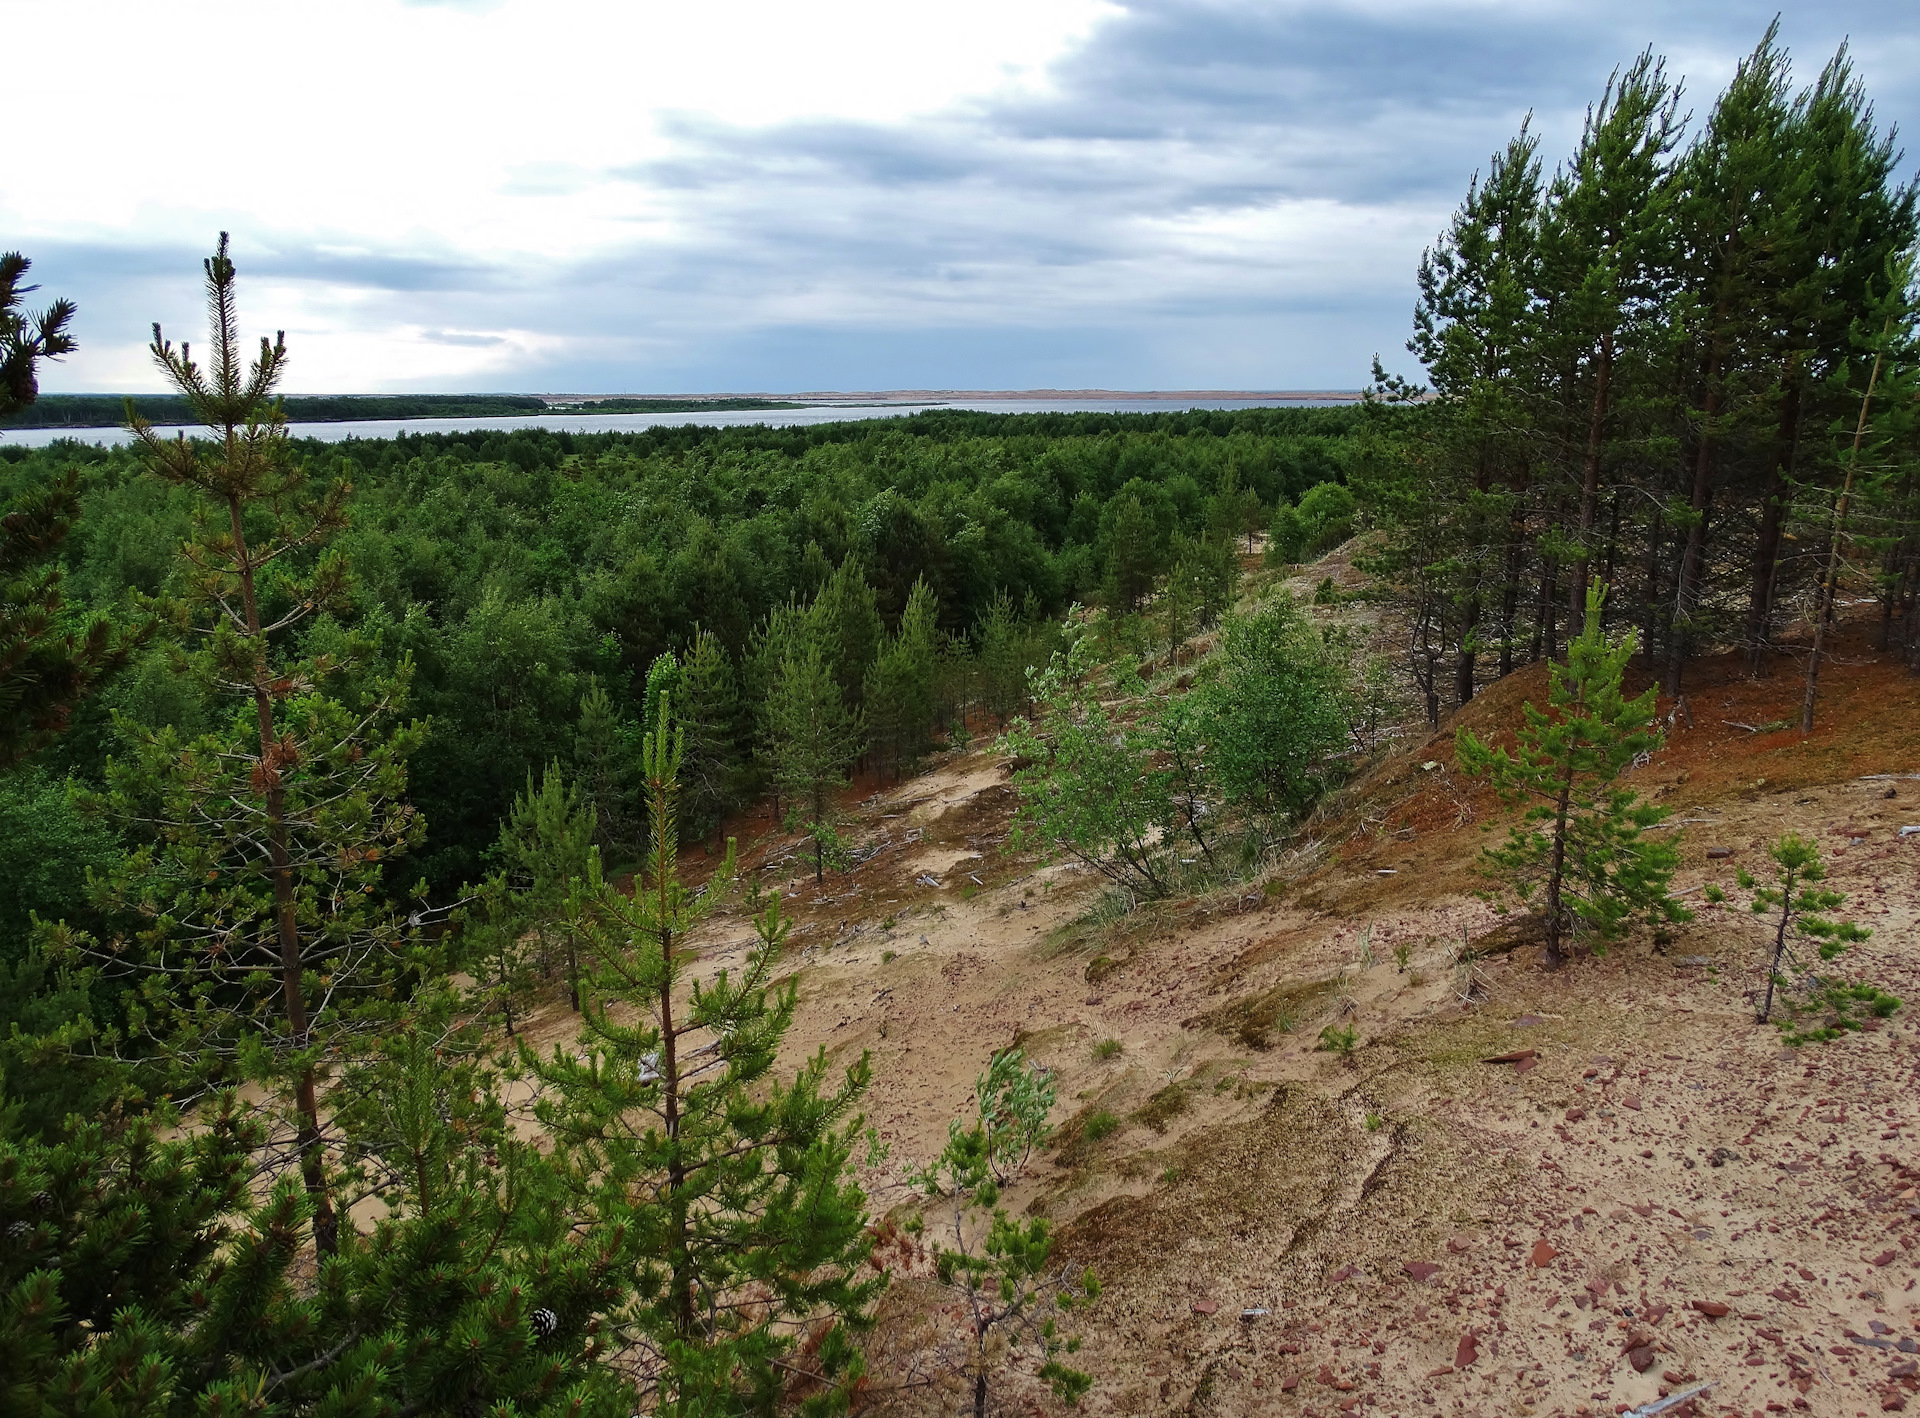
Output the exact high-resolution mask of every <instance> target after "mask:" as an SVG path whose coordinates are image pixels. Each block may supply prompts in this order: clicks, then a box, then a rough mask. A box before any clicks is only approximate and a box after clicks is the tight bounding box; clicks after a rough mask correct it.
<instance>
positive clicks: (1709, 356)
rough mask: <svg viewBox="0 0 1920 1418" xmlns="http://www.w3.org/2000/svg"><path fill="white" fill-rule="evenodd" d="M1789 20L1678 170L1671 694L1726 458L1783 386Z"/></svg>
mask: <svg viewBox="0 0 1920 1418" xmlns="http://www.w3.org/2000/svg"><path fill="white" fill-rule="evenodd" d="M1778 31H1779V21H1778V20H1776V21H1775V22H1774V23H1773V24H1772V25H1771V26H1769V27H1768V30H1767V33H1766V35H1765V36H1764V37H1763V38H1762V39H1761V41H1760V43H1759V45H1758V46H1757V47H1756V48H1755V49H1754V51H1753V53H1752V54H1750V55H1749V56H1748V57H1747V58H1746V59H1744V60H1742V61H1741V63H1740V66H1739V68H1738V70H1737V71H1736V72H1735V74H1734V78H1733V82H1732V83H1731V84H1729V85H1728V86H1727V89H1726V91H1725V92H1724V93H1722V94H1721V95H1720V97H1719V99H1718V100H1717V101H1716V102H1715V104H1714V107H1713V112H1712V113H1711V114H1710V115H1709V116H1708V119H1707V123H1706V127H1705V129H1704V130H1703V131H1702V133H1701V135H1700V138H1699V140H1698V141H1697V142H1695V143H1694V145H1693V146H1692V147H1691V148H1690V149H1689V150H1688V151H1687V153H1686V155H1685V157H1684V158H1683V159H1682V161H1681V164H1680V170H1679V172H1678V173H1677V174H1676V179H1677V181H1678V182H1679V183H1680V184H1681V186H1682V195H1681V196H1680V197H1679V198H1678V199H1677V201H1676V204H1675V219H1676V220H1677V222H1678V223H1679V225H1680V229H1681V231H1680V240H1681V251H1680V256H1679V259H1678V262H1677V265H1678V268H1679V270H1678V274H1679V276H1680V278H1681V279H1682V280H1683V281H1684V282H1685V285H1686V287H1687V290H1688V296H1689V306H1688V308H1687V310H1686V311H1685V312H1684V313H1683V316H1682V325H1683V328H1684V329H1685V331H1686V335H1687V342H1688V343H1687V348H1686V349H1685V351H1684V354H1683V358H1684V361H1685V365H1684V367H1685V371H1686V372H1685V384H1684V392H1685V394H1686V397H1687V400H1688V404H1689V408H1688V410H1687V425H1688V433H1689V437H1688V438H1687V440H1686V441H1685V443H1684V444H1683V448H1682V452H1683V454H1684V457H1685V460H1686V464H1687V466H1686V467H1685V469H1684V473H1683V479H1682V487H1681V488H1680V489H1678V491H1680V492H1681V494H1682V495H1683V496H1684V498H1685V502H1686V507H1685V511H1684V513H1683V520H1682V528H1681V530H1683V531H1684V534H1685V535H1684V540H1683V542H1682V543H1681V546H1680V550H1679V555H1678V558H1677V560H1676V563H1675V566H1674V587H1673V597H1672V603H1671V614H1670V619H1669V625H1670V627H1671V629H1670V631H1669V635H1668V644H1667V666H1666V675H1665V689H1666V693H1667V694H1668V695H1669V696H1675V697H1677V696H1678V695H1679V694H1680V691H1681V687H1682V676H1683V672H1684V669H1685V666H1686V663H1687V661H1688V659H1689V658H1691V656H1692V654H1693V653H1694V647H1695V645H1696V644H1697V643H1699V641H1700V640H1701V639H1702V635H1701V630H1702V628H1703V623H1702V615H1703V608H1704V606H1705V605H1706V601H1707V597H1706V591H1705V586H1704V582H1705V579H1706V577H1707V575H1708V573H1709V571H1710V565H1709V560H1708V556H1707V539H1708V533H1709V529H1710V527H1711V526H1712V525H1713V520H1712V519H1713V504H1714V498H1715V495H1716V493H1717V492H1718V490H1719V488H1720V486H1721V484H1722V482H1723V481H1724V480H1725V472H1726V470H1725V469H1724V468H1723V467H1722V461H1723V457H1724V456H1725V455H1727V454H1728V453H1729V452H1731V451H1733V450H1734V449H1736V448H1737V446H1738V438H1739V435H1740V433H1741V431H1742V428H1743V426H1745V425H1746V424H1748V423H1749V422H1750V421H1752V420H1754V419H1756V418H1758V417H1759V416H1760V415H1761V414H1762V413H1763V412H1764V410H1765V408H1766V407H1767V405H1768V404H1769V403H1771V402H1772V401H1773V400H1774V399H1775V398H1776V397H1777V393H1778V390H1777V386H1776V384H1775V376H1776V373H1777V371H1776V369H1775V368H1774V367H1773V366H1772V362H1771V361H1764V360H1763V359H1762V358H1761V354H1762V350H1763V339H1764V335H1765V333H1766V331H1767V328H1768V327H1767V323H1766V322H1768V321H1769V320H1770V319H1771V318H1772V315H1773V307H1774V299H1773V298H1774V296H1775V295H1776V294H1777V293H1778V291H1779V290H1780V288H1781V285H1782V278H1783V275H1784V272H1783V270H1782V267H1783V264H1784V263H1783V262H1782V261H1781V260H1780V257H1781V254H1782V253H1783V252H1784V251H1785V250H1786V249H1787V248H1788V246H1789V244H1790V237H1791V231H1792V228H1793V226H1794V223H1795V221H1796V219H1797V217H1798V212H1797V211H1796V209H1795V207H1794V205H1793V202H1792V195H1793V192H1794V187H1795V184H1794V182H1793V180H1792V176H1791V172H1790V168H1789V164H1790V160H1791V137H1790V126H1791V106H1790V102H1789V99H1788V97H1787V83H1788V80H1787V60H1786V55H1785V54H1784V53H1783V52H1782V51H1781V50H1780V49H1779V47H1778V46H1777V44H1776V43H1775V41H1776V38H1777V36H1778Z"/></svg>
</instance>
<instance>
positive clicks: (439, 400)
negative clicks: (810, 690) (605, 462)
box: [0, 394, 799, 428]
mask: <svg viewBox="0 0 1920 1418" xmlns="http://www.w3.org/2000/svg"><path fill="white" fill-rule="evenodd" d="M132 397H133V405H134V408H135V409H136V410H138V411H139V414H140V416H141V417H142V418H144V419H146V420H147V422H149V423H152V424H162V425H177V424H191V423H193V422H195V419H194V415H193V409H192V407H191V406H190V405H189V403H188V402H187V400H186V399H184V398H182V397H180V396H179V395H177V394H136V395H133V396H132ZM284 405H285V409H286V415H287V421H288V422H289V423H354V422H358V421H360V420H363V419H388V420H390V419H463V418H498V417H500V416H501V415H502V414H506V415H509V416H511V415H516V414H542V413H546V412H547V411H548V410H549V409H551V408H554V407H556V406H555V405H554V404H552V403H549V402H548V401H547V400H546V399H543V398H540V397H539V396H538V395H534V394H338V395H322V394H294V395H291V396H289V397H288V398H287V399H285V400H284ZM558 407H562V408H577V409H579V410H580V411H581V412H584V413H596V414H653V413H702V412H726V411H730V410H735V409H791V408H798V407H799V405H797V404H783V403H779V402H777V401H775V400H771V399H597V400H594V401H592V402H590V403H580V404H564V403H563V404H560V405H559V406H558ZM126 416H127V403H126V396H124V395H120V394H43V395H41V396H40V398H39V399H37V400H36V401H34V402H33V403H31V404H28V405H26V406H25V407H23V408H18V409H14V410H12V411H11V412H9V413H6V414H0V428H117V427H119V426H120V425H121V424H122V423H123V422H125V420H126Z"/></svg>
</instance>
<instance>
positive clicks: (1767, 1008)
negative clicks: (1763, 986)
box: [1758, 872, 1794, 1024]
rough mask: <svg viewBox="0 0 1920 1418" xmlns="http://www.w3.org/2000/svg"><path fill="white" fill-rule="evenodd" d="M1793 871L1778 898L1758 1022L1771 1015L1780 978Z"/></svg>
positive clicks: (1791, 911) (1790, 908) (1791, 913)
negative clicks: (1770, 959) (1777, 926)
mask: <svg viewBox="0 0 1920 1418" xmlns="http://www.w3.org/2000/svg"><path fill="white" fill-rule="evenodd" d="M1793 884H1794V883H1793V873H1792V872H1788V873H1787V877H1786V886H1787V889H1786V891H1785V892H1783V893H1782V895H1781V899H1780V929H1779V930H1777V931H1775V932H1774V935H1773V963H1772V965H1771V966H1770V967H1769V968H1768V970H1767V998H1766V1002H1765V1003H1764V1004H1762V1005H1761V1006H1760V1018H1759V1021H1758V1022H1759V1023H1761V1024H1765V1023H1766V1022H1767V1020H1768V1019H1769V1018H1771V1017H1772V1015H1773V986H1774V982H1775V981H1776V980H1778V979H1779V978H1780V958H1781V957H1782V956H1783V955H1785V954H1786V953H1787V922H1788V921H1790V920H1792V919H1793Z"/></svg>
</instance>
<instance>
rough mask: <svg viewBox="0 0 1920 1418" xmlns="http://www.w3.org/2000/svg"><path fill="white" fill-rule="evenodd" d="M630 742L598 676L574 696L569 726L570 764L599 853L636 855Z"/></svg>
mask: <svg viewBox="0 0 1920 1418" xmlns="http://www.w3.org/2000/svg"><path fill="white" fill-rule="evenodd" d="M633 758H634V745H633V733H632V728H631V726H630V725H629V724H628V723H627V722H626V721H625V720H623V719H622V718H621V717H620V715H619V712H618V711H617V710H616V709H615V708H614V707H613V697H612V696H611V695H609V694H608V693H607V691H606V687H605V686H604V685H602V684H601V683H600V681H599V679H598V678H596V679H595V680H594V681H593V683H592V684H591V685H590V686H588V689H587V692H586V694H585V695H583V696H582V697H581V700H580V718H579V721H578V722H577V723H576V724H575V726H574V730H573V767H574V772H575V773H576V774H578V775H579V782H580V788H581V792H582V793H583V794H584V796H585V799H586V802H587V803H588V805H589V806H591V807H592V809H593V813H594V822H595V836H594V840H595V841H596V842H597V843H598V845H599V847H600V851H601V854H602V855H603V856H607V857H614V856H617V855H620V854H624V853H634V854H635V855H637V854H638V842H637V841H636V835H637V829H638V827H639V825H640V823H639V818H638V817H637V816H636V815H635V814H634V813H633V812H632V811H631V810H630V804H631V803H632V798H633V776H634V766H633Z"/></svg>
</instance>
